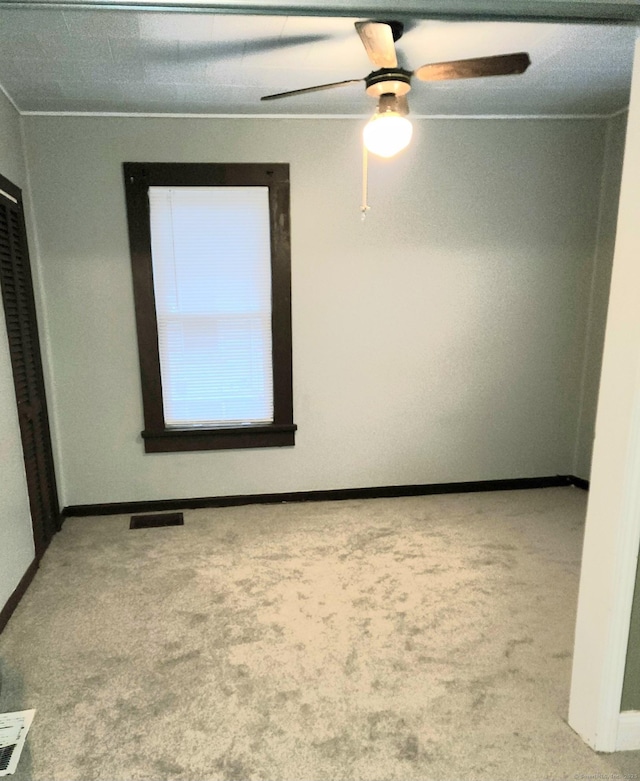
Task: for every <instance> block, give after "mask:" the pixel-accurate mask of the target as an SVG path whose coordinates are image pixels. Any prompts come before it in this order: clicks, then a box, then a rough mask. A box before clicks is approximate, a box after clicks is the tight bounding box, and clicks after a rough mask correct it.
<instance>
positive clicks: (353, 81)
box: [260, 79, 364, 100]
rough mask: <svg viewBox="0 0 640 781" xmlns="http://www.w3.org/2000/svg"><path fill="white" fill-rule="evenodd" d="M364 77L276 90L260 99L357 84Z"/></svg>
mask: <svg viewBox="0 0 640 781" xmlns="http://www.w3.org/2000/svg"><path fill="white" fill-rule="evenodd" d="M361 81H364V79H347V80H346V81H334V82H332V83H331V84H319V85H318V86H317V87H303V89H292V90H290V91H289V92H278V93H277V94H276V95H264V96H263V97H261V98H260V100H277V99H278V98H290V97H291V96H292V95H304V94H305V93H307V92H321V91H322V90H324V89H333V88H334V87H345V86H346V85H347V84H359V83H360V82H361Z"/></svg>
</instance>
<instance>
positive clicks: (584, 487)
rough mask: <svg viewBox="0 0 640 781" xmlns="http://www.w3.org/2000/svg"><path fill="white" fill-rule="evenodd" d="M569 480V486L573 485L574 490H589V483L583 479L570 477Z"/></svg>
mask: <svg viewBox="0 0 640 781" xmlns="http://www.w3.org/2000/svg"><path fill="white" fill-rule="evenodd" d="M569 479H570V480H571V485H575V486H576V488H582V490H583V491H588V490H589V481H588V480H585V479H584V478H583V477H574V476H573V475H571V477H570V478H569Z"/></svg>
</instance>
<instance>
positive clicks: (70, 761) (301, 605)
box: [0, 488, 640, 781]
mask: <svg viewBox="0 0 640 781" xmlns="http://www.w3.org/2000/svg"><path fill="white" fill-rule="evenodd" d="M585 507H586V494H585V493H584V492H582V491H580V490H579V489H575V488H553V489H538V490H531V491H513V492H495V493H485V494H462V495H448V496H433V497H420V498H406V499H378V500H363V501H345V502H327V503H317V504H311V503H310V504H288V505H271V506H267V505H263V506H253V507H244V508H229V509H218V510H198V511H189V512H187V513H185V526H184V527H182V528H179V527H178V528H161V529H147V530H138V531H129V530H128V521H129V518H128V517H125V516H118V517H106V518H85V519H70V520H68V521H67V522H66V523H65V525H64V528H63V530H62V532H61V533H60V534H59V535H58V536H57V537H56V539H55V540H54V542H53V544H52V546H51V548H50V550H49V551H48V553H47V554H46V555H45V557H44V561H43V563H42V567H41V569H40V571H39V573H38V575H37V576H36V579H35V581H34V583H33V584H32V586H31V587H30V589H29V591H28V593H27V595H26V596H25V598H24V599H23V601H22V603H21V604H20V606H19V608H18V610H17V611H16V613H15V614H14V617H13V618H12V619H11V620H10V622H9V624H8V625H7V628H6V630H5V632H4V633H3V634H2V636H0V662H1V664H2V676H3V687H2V693H1V695H0V710H2V711H9V710H18V709H23V708H36V709H37V713H36V718H35V721H34V725H33V727H32V731H31V733H30V735H29V738H28V741H27V748H26V749H25V753H24V754H23V758H22V760H21V764H20V767H19V769H18V772H17V774H16V776H15V777H14V778H16V779H19V780H20V781H24V780H25V779H33V780H34V781H56V780H59V781H92V780H93V779H99V780H100V781H116V780H121V781H133V779H144V780H145V781H161V780H164V779H167V780H169V779H171V780H173V779H175V780H176V781H178V780H179V779H189V780H190V781H205V780H208V779H237V780H238V781H240V780H244V779H264V780H265V781H285V780H286V781H289V780H291V781H294V779H301V780H306V779H309V780H310V781H311V780H315V779H318V780H319V779H345V780H346V781H350V780H353V781H355V780H356V779H371V780H373V779H376V780H378V779H379V780H380V781H382V780H383V779H402V780H403V781H409V780H411V779H478V780H480V779H496V780H497V779H562V778H571V779H573V778H579V777H582V778H596V777H597V778H605V777H606V778H607V779H615V778H623V777H627V778H631V777H633V776H634V774H635V777H636V778H637V777H639V775H640V754H639V753H636V752H633V753H625V754H618V755H597V754H595V753H594V752H592V751H591V750H590V749H589V748H588V747H587V746H586V745H585V744H584V743H583V742H582V741H581V740H580V739H579V738H578V737H577V736H576V735H575V734H574V733H573V731H572V730H571V729H570V728H569V727H568V726H567V724H566V721H565V720H566V714H567V706H568V691H569V678H570V669H571V653H572V644H573V629H574V615H575V605H576V598H577V587H578V575H579V566H580V547H581V543H582V534H583V521H584V513H585Z"/></svg>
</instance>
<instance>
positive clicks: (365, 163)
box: [360, 143, 371, 222]
mask: <svg viewBox="0 0 640 781" xmlns="http://www.w3.org/2000/svg"><path fill="white" fill-rule="evenodd" d="M368 186H369V154H368V151H367V147H366V146H365V145H364V143H363V144H362V206H361V207H360V212H361V214H362V220H363V222H364V219H365V217H366V216H367V212H368V211H369V209H370V208H371V207H370V206H369V205H368V204H367V190H368Z"/></svg>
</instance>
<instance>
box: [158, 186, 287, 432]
mask: <svg viewBox="0 0 640 781" xmlns="http://www.w3.org/2000/svg"><path fill="white" fill-rule="evenodd" d="M149 206H150V218H151V255H152V262H153V283H154V289H155V300H156V315H157V320H158V342H159V350H160V370H161V376H162V394H163V403H164V416H165V423H166V425H167V426H168V427H171V426H173V427H179V428H184V427H187V426H232V425H238V424H248V423H271V422H272V421H273V372H272V351H271V250H270V246H271V244H270V231H269V196H268V188H267V187H150V188H149Z"/></svg>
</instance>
